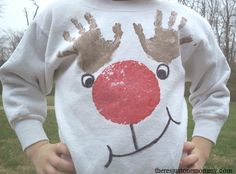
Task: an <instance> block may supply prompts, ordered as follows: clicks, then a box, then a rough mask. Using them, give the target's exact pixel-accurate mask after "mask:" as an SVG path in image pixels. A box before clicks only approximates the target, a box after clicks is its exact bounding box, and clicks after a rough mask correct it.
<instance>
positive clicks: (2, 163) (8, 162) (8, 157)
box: [0, 97, 236, 174]
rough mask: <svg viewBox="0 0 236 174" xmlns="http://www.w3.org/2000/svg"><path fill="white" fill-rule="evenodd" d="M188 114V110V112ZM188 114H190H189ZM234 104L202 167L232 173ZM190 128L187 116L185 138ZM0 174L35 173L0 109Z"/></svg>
mask: <svg viewBox="0 0 236 174" xmlns="http://www.w3.org/2000/svg"><path fill="white" fill-rule="evenodd" d="M47 100H48V103H49V104H50V105H52V104H53V97H47ZM189 113H191V110H190V111H189ZM54 115H55V113H54V111H53V110H49V111H48V118H47V120H46V123H45V129H46V132H47V134H48V137H49V139H50V140H51V142H53V143H55V142H57V141H58V140H59V139H58V134H57V125H56V121H55V116H54ZM190 115H191V114H190ZM235 115H236V102H232V103H231V104H230V116H229V119H228V121H227V122H226V124H225V125H224V127H223V129H222V131H221V134H220V136H219V139H218V143H217V146H215V147H214V149H213V153H212V155H211V156H210V160H209V161H208V162H207V164H206V168H217V169H220V168H229V169H233V173H236V165H235V164H236V126H235V125H236V117H235ZM192 129H193V122H192V120H191V117H190V119H189V126H188V136H189V137H190V135H191V133H192ZM0 174H36V173H35V171H34V168H33V166H32V165H31V163H30V162H29V160H28V159H27V158H26V156H25V155H24V153H23V152H22V150H21V147H20V145H19V142H18V140H17V139H16V136H15V134H14V132H13V131H12V130H11V128H10V126H9V124H8V122H7V119H6V117H5V114H4V112H3V111H2V110H0Z"/></svg>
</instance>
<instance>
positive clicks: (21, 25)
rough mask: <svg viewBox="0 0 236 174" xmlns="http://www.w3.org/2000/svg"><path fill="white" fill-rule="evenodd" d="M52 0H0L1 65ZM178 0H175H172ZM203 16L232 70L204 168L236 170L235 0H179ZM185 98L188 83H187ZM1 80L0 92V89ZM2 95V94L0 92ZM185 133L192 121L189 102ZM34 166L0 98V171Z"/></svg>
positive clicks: (51, 115) (9, 173)
mask: <svg viewBox="0 0 236 174" xmlns="http://www.w3.org/2000/svg"><path fill="white" fill-rule="evenodd" d="M50 1H52V0H0V23H1V25H0V66H2V65H3V64H4V62H6V61H7V59H8V58H9V57H10V56H11V54H12V53H13V51H14V50H15V48H16V47H17V45H18V43H19V42H20V40H21V38H22V36H23V35H24V31H25V30H26V29H27V27H28V26H29V25H30V23H31V22H32V21H33V20H34V18H35V16H36V15H37V14H38V13H39V11H40V10H41V9H43V8H44V7H45V6H47V4H48V3H50ZM173 1H177V0H173ZM178 2H179V3H182V4H184V5H186V6H188V7H190V8H192V9H193V10H195V11H197V12H198V13H200V14H201V15H202V16H203V17H205V18H206V19H207V20H208V22H209V23H210V25H211V26H212V29H213V31H214V32H215V38H216V40H217V41H218V44H219V46H220V47H221V49H222V52H223V53H224V55H225V57H226V59H227V61H228V63H229V65H230V67H231V70H232V73H231V76H230V79H229V81H228V88H229V89H230V92H231V103H230V115H229V119H228V121H227V122H226V123H225V125H224V127H223V129H222V132H221V134H220V136H219V139H218V142H217V145H216V146H215V147H214V149H213V152H212V155H211V157H210V160H209V161H208V163H207V165H206V168H214V169H219V170H220V169H223V170H224V173H236V165H235V164H236V126H235V125H236V37H235V35H236V0H178ZM186 86H187V87H186V94H185V95H186V99H187V98H188V96H189V86H190V84H189V83H187V84H186ZM1 87H2V86H1V84H0V95H1V92H2V88H1ZM0 97H1V96H0ZM53 100H54V97H53V92H52V93H51V94H50V95H49V96H47V101H48V119H47V120H46V123H45V126H44V127H45V129H46V132H47V134H48V136H49V139H50V140H51V142H52V143H54V142H58V141H59V138H58V133H57V125H56V120H55V112H54V107H53V106H54V104H53V103H54V101H53ZM188 107H189V126H188V137H189V139H191V134H192V130H193V126H194V123H193V121H192V117H191V106H190V105H189V106H188ZM35 173H36V172H35V170H34V168H33V166H32V165H31V163H30V162H29V160H28V159H27V158H26V156H25V155H24V153H23V152H22V150H21V147H20V145H19V142H18V140H17V138H16V136H15V133H14V132H13V131H12V129H11V128H10V126H9V124H8V121H7V118H6V116H5V113H4V109H3V106H2V100H1V99H0V174H35Z"/></svg>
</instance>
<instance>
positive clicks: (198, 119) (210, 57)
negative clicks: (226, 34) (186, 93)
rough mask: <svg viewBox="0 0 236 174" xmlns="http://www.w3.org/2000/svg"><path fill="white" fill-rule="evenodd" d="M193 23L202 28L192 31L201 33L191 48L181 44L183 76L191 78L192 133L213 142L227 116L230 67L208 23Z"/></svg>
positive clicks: (187, 78)
mask: <svg viewBox="0 0 236 174" xmlns="http://www.w3.org/2000/svg"><path fill="white" fill-rule="evenodd" d="M196 23H197V22H196ZM196 26H200V28H201V29H199V28H198V27H195V28H196V30H194V31H193V32H195V33H196V35H198V36H200V37H199V38H200V39H199V40H197V42H196V43H195V47H196V48H195V49H194V50H192V51H190V50H189V49H188V48H187V47H186V46H183V47H182V55H183V56H184V58H183V59H184V67H185V71H186V80H187V81H190V82H191V87H190V97H189V100H190V103H191V104H192V106H193V111H192V113H193V119H194V122H195V128H194V132H193V136H202V137H205V138H207V139H209V140H211V141H212V142H214V143H215V142H216V140H217V137H218V134H219V132H220V130H221V127H222V126H223V124H224V121H225V120H226V119H227V117H228V112H229V108H228V107H229V101H230V94H229V90H228V89H227V87H226V83H227V81H228V78H229V75H230V68H229V66H228V64H227V61H226V59H225V57H224V55H223V53H222V52H221V50H220V48H219V46H218V44H217V41H216V39H215V36H214V33H213V31H212V29H211V27H210V25H209V24H208V23H207V22H206V21H205V20H201V21H200V22H199V23H197V24H196ZM198 29H199V31H198ZM187 52H188V53H187Z"/></svg>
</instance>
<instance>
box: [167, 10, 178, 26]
mask: <svg viewBox="0 0 236 174" xmlns="http://www.w3.org/2000/svg"><path fill="white" fill-rule="evenodd" d="M176 18H177V13H176V12H175V11H172V12H171V15H170V17H169V22H168V27H169V30H170V29H172V28H173V25H174V24H175V21H176Z"/></svg>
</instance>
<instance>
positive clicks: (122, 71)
mask: <svg viewBox="0 0 236 174" xmlns="http://www.w3.org/2000/svg"><path fill="white" fill-rule="evenodd" d="M92 94H93V101H94V103H95V106H96V108H97V110H98V111H99V113H100V114H101V115H103V116H104V117H105V118H106V119H107V120H111V121H112V122H115V123H118V124H135V123H138V122H140V121H141V120H143V119H145V118H146V117H148V116H149V115H150V114H151V113H152V112H153V110H154V109H155V107H156V106H157V105H158V103H159V101H160V88H159V84H158V80H157V79H156V77H155V74H154V73H153V72H152V71H150V70H149V69H148V68H147V67H146V66H145V65H144V64H142V63H140V62H137V61H132V60H129V61H122V62H117V63H114V64H112V65H110V66H108V67H107V68H106V69H105V70H104V71H103V72H102V73H101V74H100V75H99V76H98V78H97V79H96V81H95V82H94V84H93V89H92Z"/></svg>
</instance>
